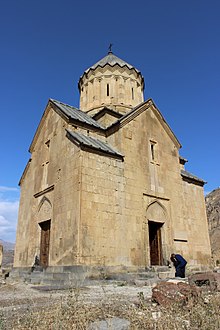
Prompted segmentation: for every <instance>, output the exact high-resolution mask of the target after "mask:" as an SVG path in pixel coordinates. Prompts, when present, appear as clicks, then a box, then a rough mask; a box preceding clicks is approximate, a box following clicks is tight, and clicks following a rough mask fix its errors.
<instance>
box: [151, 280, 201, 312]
mask: <svg viewBox="0 0 220 330" xmlns="http://www.w3.org/2000/svg"><path fill="white" fill-rule="evenodd" d="M200 293H201V290H200V289H199V288H197V287H196V286H195V285H190V284H187V283H184V282H182V281H179V282H178V281H177V282H176V283H172V282H167V281H161V282H159V283H157V285H156V286H155V287H154V288H153V290H152V301H154V302H156V303H158V304H159V305H162V306H169V305H171V304H173V303H178V304H181V305H184V304H187V303H188V302H189V301H190V300H192V301H193V302H194V301H196V300H197V299H198V298H199V296H200Z"/></svg>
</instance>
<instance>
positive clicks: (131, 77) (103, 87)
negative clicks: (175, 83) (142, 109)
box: [78, 51, 144, 115]
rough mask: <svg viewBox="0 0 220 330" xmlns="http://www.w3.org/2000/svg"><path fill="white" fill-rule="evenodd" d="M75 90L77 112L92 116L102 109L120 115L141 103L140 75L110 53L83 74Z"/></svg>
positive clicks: (141, 83)
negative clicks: (78, 101)
mask: <svg viewBox="0 0 220 330" xmlns="http://www.w3.org/2000/svg"><path fill="white" fill-rule="evenodd" d="M78 87H79V92H80V109H81V110H83V111H86V112H89V113H91V114H92V115H93V114H95V113H97V112H98V111H99V110H100V109H103V107H107V108H109V109H112V110H114V111H116V112H119V113H122V114H123V113H126V112H127V111H128V110H130V109H131V108H133V107H134V106H136V105H138V104H139V103H141V102H143V100H144V97H143V91H144V78H143V76H142V75H141V72H140V71H139V70H138V69H136V68H135V67H134V66H133V65H131V64H128V63H127V62H125V61H124V60H122V59H120V58H119V57H117V56H116V55H114V54H113V53H112V51H109V52H108V54H107V55H106V56H105V57H103V58H102V59H101V60H99V61H98V62H97V63H95V64H94V65H92V66H91V67H89V68H88V69H87V70H85V72H84V73H83V75H82V76H81V77H80V79H79V84H78Z"/></svg>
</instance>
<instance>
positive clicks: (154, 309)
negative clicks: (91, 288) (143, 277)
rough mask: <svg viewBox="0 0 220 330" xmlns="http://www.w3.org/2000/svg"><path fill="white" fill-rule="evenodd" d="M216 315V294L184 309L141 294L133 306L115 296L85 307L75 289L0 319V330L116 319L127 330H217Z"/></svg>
mask: <svg viewBox="0 0 220 330" xmlns="http://www.w3.org/2000/svg"><path fill="white" fill-rule="evenodd" d="M219 311H220V294H219V293H215V294H212V295H208V294H204V295H202V296H201V297H200V298H199V300H198V301H197V302H196V303H195V302H192V301H189V302H188V304H187V305H185V306H183V305H178V304H173V305H171V306H169V307H167V308H164V307H160V306H157V305H155V304H152V303H151V302H150V301H146V300H145V299H144V296H143V294H142V293H140V294H139V295H138V300H137V303H135V304H134V303H129V302H127V303H125V302H122V301H120V297H117V296H115V297H114V298H113V299H111V301H110V300H109V301H106V300H103V301H100V302H99V303H96V304H94V303H91V302H90V303H85V302H83V301H82V300H81V299H80V291H79V290H77V289H76V290H72V291H70V292H69V294H68V296H67V297H66V298H62V299H60V301H59V302H56V304H55V305H52V306H50V307H48V306H47V307H41V308H39V307H38V308H35V309H29V308H27V309H26V310H25V311H23V312H22V313H21V312H19V313H17V314H16V312H15V313H14V315H11V317H9V318H8V317H6V316H5V315H0V329H1V330H6V329H10V330H11V329H33V330H35V329H39V330H40V329H44V330H47V329H48V330H49V329H51V330H58V329H59V330H61V329H65V330H69V329H77V330H84V329H88V327H89V324H90V323H91V322H93V321H97V320H105V319H110V318H113V317H120V318H124V319H127V320H129V322H130V329H131V330H133V329H141V330H143V329H149V330H151V329H152V330H156V329H158V330H168V329H169V330H174V329H175V330H176V329H178V330H179V329H187V330H196V329H201V330H205V329H206V330H217V329H220V313H219ZM109 329H111V328H109Z"/></svg>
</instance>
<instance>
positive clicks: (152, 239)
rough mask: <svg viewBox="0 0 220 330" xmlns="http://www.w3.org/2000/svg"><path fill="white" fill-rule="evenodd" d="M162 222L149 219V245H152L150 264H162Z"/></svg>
mask: <svg viewBox="0 0 220 330" xmlns="http://www.w3.org/2000/svg"><path fill="white" fill-rule="evenodd" d="M162 226H163V224H162V223H158V222H154V221H148V232H149V246H150V264H151V266H154V265H162V262H163V258H162V242H161V227H162Z"/></svg>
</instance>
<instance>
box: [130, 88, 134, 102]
mask: <svg viewBox="0 0 220 330" xmlns="http://www.w3.org/2000/svg"><path fill="white" fill-rule="evenodd" d="M131 97H132V100H134V88H133V87H132V88H131Z"/></svg>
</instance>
